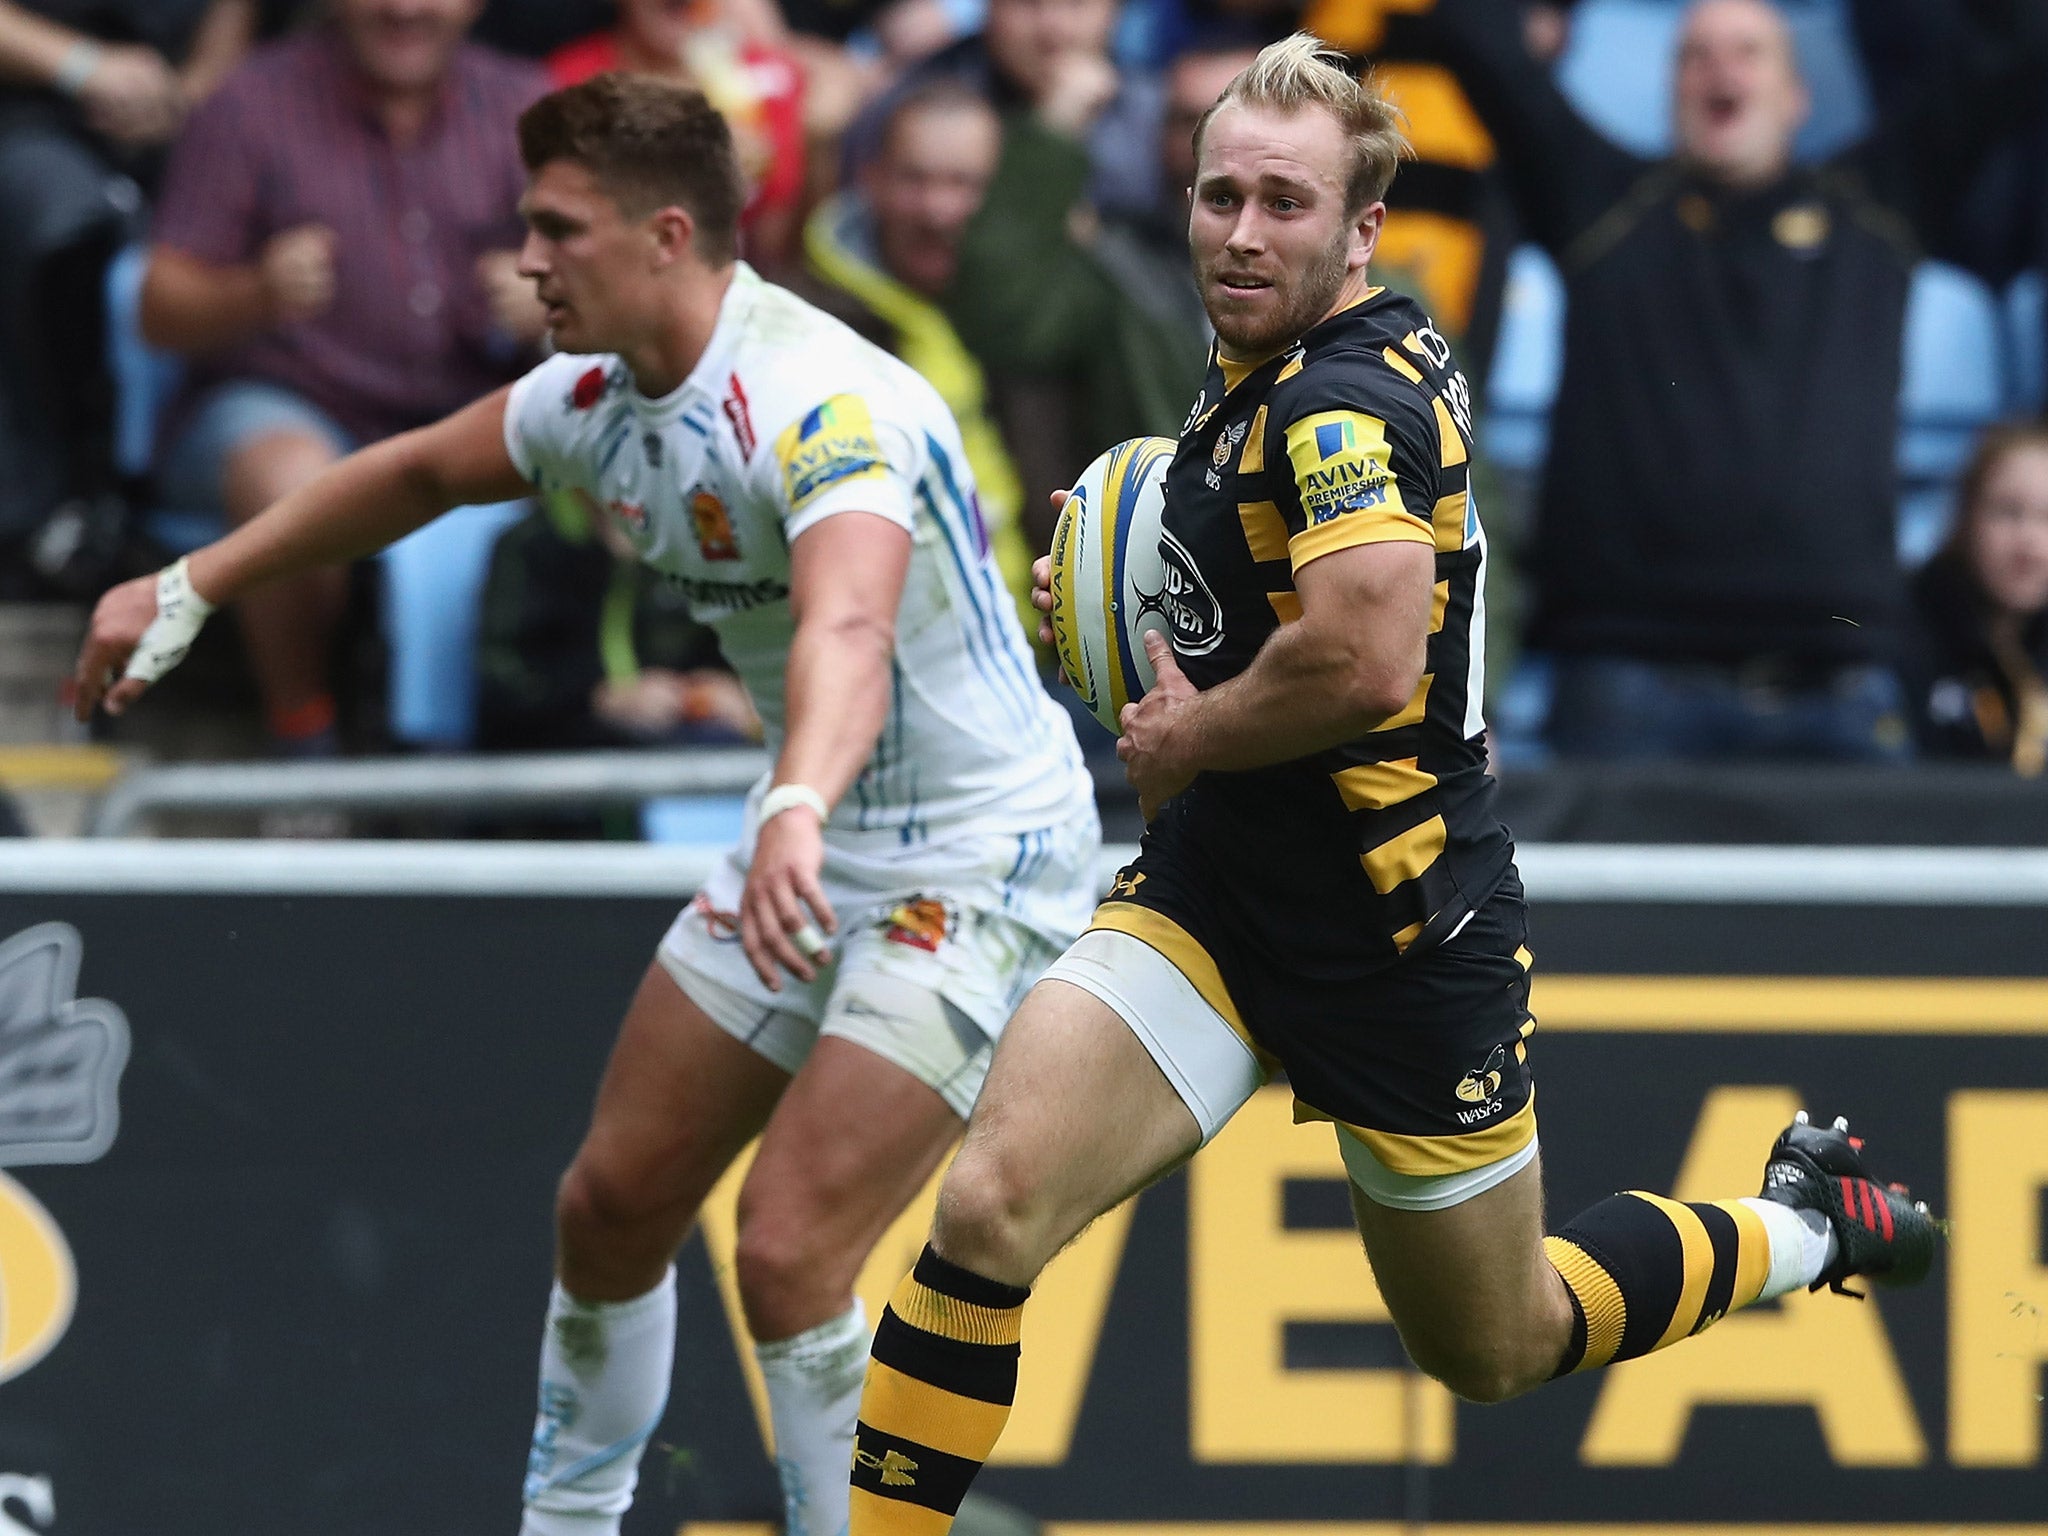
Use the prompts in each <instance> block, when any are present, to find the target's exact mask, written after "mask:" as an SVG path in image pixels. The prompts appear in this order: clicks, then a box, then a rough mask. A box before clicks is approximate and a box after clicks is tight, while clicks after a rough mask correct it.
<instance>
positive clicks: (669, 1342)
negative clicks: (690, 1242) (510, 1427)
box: [519, 1269, 851, 1536]
mask: <svg viewBox="0 0 2048 1536" xmlns="http://www.w3.org/2000/svg"><path fill="white" fill-rule="evenodd" d="M675 1353H676V1272H675V1271H674V1270H673V1269H671V1270H669V1271H668V1273H666V1274H665V1275H663V1276H662V1277H661V1283H660V1284H659V1285H657V1286H656V1287H655V1288H654V1289H653V1290H651V1291H649V1292H648V1293H647V1294H646V1295H645V1296H638V1297H635V1298H634V1299H633V1300H631V1301H578V1300H576V1298H575V1297H573V1296H571V1295H570V1294H569V1293H568V1292H567V1291H565V1290H563V1289H562V1287H561V1285H560V1283H559V1282H558V1283H557V1284H556V1286H555V1290H554V1295H553V1296H551V1297H550V1298H549V1300H548V1323H547V1333H546V1335H545V1336H544V1337H543V1338H542V1340H541V1347H540V1412H539V1415H538V1416H537V1417H536V1418H535V1419H534V1422H533V1450H532V1452H531V1453H530V1454H529V1455H528V1456H527V1458H526V1490H525V1497H526V1515H525V1518H524V1519H522V1520H521V1521H520V1523H519V1531H520V1536H618V1529H619V1517H620V1516H622V1515H624V1514H625V1512H626V1507H627V1506H628V1505H629V1504H631V1503H632V1502H633V1485H634V1484H635V1483H636V1482H638V1481H639V1480H640V1453H641V1451H642V1450H644V1449H645V1448H646V1445H647V1437H648V1436H649V1435H651V1434H653V1433H654V1428H655V1426H656V1425H657V1424H659V1423H660V1422H661V1414H662V1410H663V1409H664V1408H666V1407H667V1406H668V1382H669V1372H670V1370H671V1368H672V1366H673V1365H674V1363H675ZM849 1459H851V1453H849Z"/></svg>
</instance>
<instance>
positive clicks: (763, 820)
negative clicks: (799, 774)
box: [754, 784, 832, 827]
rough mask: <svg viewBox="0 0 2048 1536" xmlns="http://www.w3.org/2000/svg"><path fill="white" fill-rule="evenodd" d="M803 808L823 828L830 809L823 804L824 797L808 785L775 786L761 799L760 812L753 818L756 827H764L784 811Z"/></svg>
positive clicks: (829, 816)
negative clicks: (809, 812)
mask: <svg viewBox="0 0 2048 1536" xmlns="http://www.w3.org/2000/svg"><path fill="white" fill-rule="evenodd" d="M800 805H801V806H804V807H805V808H806V809H808V810H809V811H811V812H812V814H814V815H815V816H816V817H817V818H818V824H819V825H820V826H823V825H824V824H825V823H826V822H827V821H828V820H830V819H831V816H832V808H831V807H830V806H828V805H827V804H825V797H824V796H823V795H821V794H819V793H818V792H817V791H816V790H815V789H813V788H811V786H810V785H808V784H777V785H775V786H774V787H773V788H772V789H770V790H769V791H768V793H767V794H765V795H763V796H762V797H761V812H760V815H759V816H757V817H756V818H755V821H754V825H755V826H756V827H765V826H767V825H768V823H769V822H771V821H773V820H774V819H775V818H776V817H778V816H780V815H781V814H782V813H783V812H784V811H790V810H795V809H796V808H797V807H798V806H800Z"/></svg>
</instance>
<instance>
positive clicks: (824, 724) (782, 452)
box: [740, 395, 911, 991]
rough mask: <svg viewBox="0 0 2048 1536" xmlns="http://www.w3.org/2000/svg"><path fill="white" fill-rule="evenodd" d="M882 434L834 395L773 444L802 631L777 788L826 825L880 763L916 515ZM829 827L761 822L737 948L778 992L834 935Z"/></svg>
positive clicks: (797, 626)
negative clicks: (806, 793)
mask: <svg viewBox="0 0 2048 1536" xmlns="http://www.w3.org/2000/svg"><path fill="white" fill-rule="evenodd" d="M806 429H809V430H808V431H807V430H806ZM884 436H885V434H884V433H882V432H879V431H878V430H877V428H876V425H875V423H874V422H873V420H872V419H871V418H870V417H869V415H868V412H867V408H866V405H865V403H864V402H863V401H861V400H860V399H859V398H858V397H856V396H852V395H839V396H835V397H833V399H832V400H830V401H828V402H826V404H825V405H824V406H822V407H820V408H819V409H818V410H817V411H813V412H811V413H809V414H808V415H806V416H805V417H803V418H802V419H801V420H799V421H798V422H797V423H795V424H794V425H792V426H791V427H790V429H789V430H788V431H787V432H785V433H783V434H782V436H781V437H780V438H779V439H778V441H777V442H776V444H775V447H774V456H775V459H776V471H775V472H776V473H777V474H778V475H779V476H780V482H779V486H778V491H779V499H780V501H781V504H782V507H783V510H784V516H785V518H786V519H787V522H786V525H785V526H786V527H788V529H789V530H790V551H789V558H790V599H789V602H790V617H791V618H792V620H793V621H794V631H793V633H792V635H791V637H790V645H789V659H788V662H787V663H786V665H785V671H784V678H783V687H784V698H785V729H784V735H783V743H782V750H781V753H780V754H779V755H778V756H777V758H776V760H775V768H774V772H773V773H772V775H771V777H770V783H771V784H772V785H775V786H783V785H801V786H803V787H804V788H805V789H808V790H810V791H812V792H813V793H814V794H815V795H816V796H817V799H818V803H819V804H821V805H822V806H823V807H824V808H825V814H826V815H829V814H830V808H831V807H832V806H834V805H836V804H837V803H838V802H839V800H840V798H841V797H842V796H844V795H845V794H846V792H847V790H848V789H850V788H851V787H852V785H853V781H854V780H855V779H856V778H858V777H859V776H860V772H861V770H862V769H863V768H864V767H866V765H867V761H868V759H869V758H870V757H872V756H873V755H874V750H875V743H876V741H877V740H879V739H880V737H881V734H882V723H883V720H884V719H885V718H886V716H887V714H888V709H889V689H890V681H889V677H890V659H891V657H892V656H893V655H894V653H895V648H896V611H897V608H898V607H899V605H900V604H901V602H902V599H903V583H904V580H905V577H906V576H907V575H908V573H909V570H910V528H911V516H910V487H909V480H908V477H907V474H906V472H905V469H904V467H903V465H901V464H900V463H896V462H892V460H891V456H890V454H889V453H888V452H886V451H885V450H884V448H883V441H884ZM898 457H901V455H900V454H899V455H898ZM771 792H772V791H771ZM824 822H825V816H821V815H820V814H819V813H818V809H817V806H815V805H807V804H799V805H796V806H793V807H792V808H790V809H788V810H784V811H782V812H780V813H779V814H777V815H775V816H772V817H770V818H769V819H768V820H766V821H765V822H763V823H762V825H761V828H760V832H759V835H758V837H757V839H756V842H755V846H754V856H753V860H752V862H751V864H750V865H749V867H748V872H747V886H746V890H745V891H744V892H743V893H742V895H741V897H740V941H741V943H742V944H743V945H744V946H745V949H746V952H747V958H748V959H749V960H751V961H752V962H753V965H754V969H755V971H756V972H757V973H758V974H759V975H760V977H761V979H762V981H763V982H764V983H765V984H766V985H767V986H768V987H769V989H770V990H771V991H773V990H779V989H780V986H781V981H780V977H779V974H778V971H779V970H786V971H788V972H789V973H790V974H791V975H793V976H796V977H797V978H799V979H800V980H803V981H809V980H811V979H812V978H813V977H814V976H815V975H816V974H817V969H816V962H817V960H818V959H819V958H820V949H821V947H820V946H819V944H818V942H817V940H816V939H815V938H813V937H812V936H811V935H810V934H808V933H806V931H805V930H807V929H809V928H810V927H811V926H812V923H813V918H814V917H815V924H816V927H817V928H818V929H821V930H822V931H823V933H824V934H831V933H833V932H835V931H836V930H837V927H838V919H837V917H836V916H835V914H834V913H833V911H832V906H831V903H830V902H829V901H827V900H826V898H825V893H824V888H823V886H822V884H821V883H820V874H821V872H822V870H823V868H824V861H825V844H824ZM806 909H808V911H807V910H806ZM806 946H808V952H807V948H806Z"/></svg>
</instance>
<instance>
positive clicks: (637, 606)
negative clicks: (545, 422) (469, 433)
mask: <svg viewBox="0 0 2048 1536" xmlns="http://www.w3.org/2000/svg"><path fill="white" fill-rule="evenodd" d="M477 672H478V678H479V684H480V686H479V690H478V700H477V744H478V745H479V746H481V747H483V748H485V749H487V750H497V751H515V752H519V751H555V750H567V749H572V748H581V747H631V746H650V745H671V746H673V745H686V744H687V745H705V744H713V743H736V742H743V741H754V740H758V739H759V737H760V720H759V718H758V717H757V716H756V715H755V713H754V707H753V705H752V704H751V703H750V702H749V701H748V699H747V693H746V690H745V689H744V688H742V687H741V686H740V684H739V681H738V679H736V678H735V677H734V676H733V675H732V670H731V669H730V668H729V667H727V666H726V664H725V662H724V659H723V658H722V657H721V656H720V655H719V654H718V639H717V637H716V636H715V635H713V634H712V632H711V631H710V630H709V629H707V628H705V627H704V626H703V625H702V624H699V623H697V622H696V621H695V620H693V619H692V618H691V617H690V610H689V604H688V603H687V602H686V601H685V600H684V599H683V598H682V596H681V595H680V594H679V593H678V592H677V591H676V589H675V588H674V587H672V586H671V585H670V584H669V583H667V582H666V581H663V580H662V579H661V578H660V577H659V576H658V575H657V574H656V573H654V572H653V571H651V570H649V569H648V568H647V567H646V566H644V565H642V564H641V563H640V562H639V561H638V560H637V559H635V558H634V557H633V553H632V550H631V549H630V548H628V547H626V546H625V545H624V543H623V541H621V540H620V539H619V536H618V534H617V533H616V532H615V531H614V530H613V529H612V527H611V524H610V522H609V520H608V519H606V518H603V517H595V516H592V515H590V513H589V510H588V508H587V507H586V506H584V505H583V504H582V503H581V502H580V501H578V500H577V499H576V498H574V497H571V496H566V495H563V496H548V497H545V498H542V499H541V501H540V502H539V503H538V504H537V505H535V507H534V508H533V509H532V510H531V511H530V512H528V513H527V515H526V516H525V517H524V518H522V519H521V520H520V521H519V522H516V523H514V524H513V525H512V526H511V527H510V528H508V529H506V530H505V532H504V533H502V534H500V535H499V537H498V542H497V546H496V547H495V549H494V550H493V551H492V554H491V573H490V579H489V580H488V582H487V583H486V584H485V588H484V602H483V620H482V624H481V626H480V629H479V636H478V646H477Z"/></svg>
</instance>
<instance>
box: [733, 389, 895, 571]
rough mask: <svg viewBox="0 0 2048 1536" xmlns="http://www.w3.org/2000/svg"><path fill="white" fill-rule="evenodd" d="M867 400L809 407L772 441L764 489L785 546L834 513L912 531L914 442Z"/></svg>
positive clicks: (833, 400)
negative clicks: (867, 515)
mask: <svg viewBox="0 0 2048 1536" xmlns="http://www.w3.org/2000/svg"><path fill="white" fill-rule="evenodd" d="M874 398H875V397H874V396H871V395H868V394H863V393H855V392H853V391H847V392H844V393H841V394H836V395H832V396H830V397H829V398H827V399H825V400H822V401H820V402H818V403H817V404H816V405H814V406H812V407H810V408H809V409H808V410H806V411H805V412H804V413H803V414H802V415H800V416H798V417H797V419H796V420H795V421H793V422H791V423H790V424H789V425H788V426H787V427H785V428H784V429H783V430H782V432H781V433H780V434H778V435H777V437H776V439H775V442H774V445H773V451H772V452H771V453H769V454H768V455H767V456H766V457H767V458H768V460H769V464H768V473H769V474H770V475H772V477H773V483H772V485H771V488H770V491H771V495H772V496H773V498H774V501H775V505H776V508H777V510H778V511H780V513H781V514H782V526H783V535H784V537H785V538H787V539H788V540H789V542H791V543H792V544H793V543H795V542H796V540H797V538H798V536H799V535H801V534H802V533H803V532H804V531H805V530H806V529H809V528H811V527H813V526H815V525H816V524H818V523H820V522H823V521H824V520H825V519H826V518H828V517H831V516H833V515H834V514H835V513H839V512H872V513H874V514H875V515H877V516H879V517H886V518H887V519H888V520H889V521H890V522H892V523H895V524H896V525H897V526H898V527H900V528H904V529H906V530H908V529H911V528H913V527H914V523H913V516H912V510H913V501H912V498H913V496H914V495H915V494H916V484H917V476H918V464H919V454H918V447H917V439H916V438H915V437H914V436H913V435H912V434H911V433H910V431H908V430H907V429H906V428H905V427H904V426H902V425H900V424H899V423H897V422H896V421H894V420H893V419H891V415H892V413H891V412H889V411H887V410H885V412H884V415H883V419H881V420H880V421H877V420H876V419H875V416H874V412H873V410H872V409H871V406H870V401H871V400H872V399H874Z"/></svg>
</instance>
